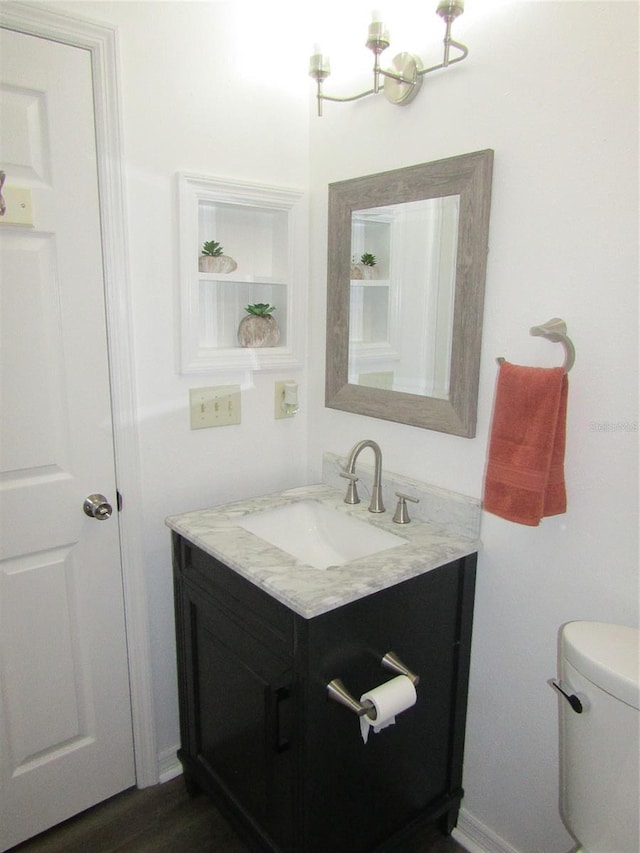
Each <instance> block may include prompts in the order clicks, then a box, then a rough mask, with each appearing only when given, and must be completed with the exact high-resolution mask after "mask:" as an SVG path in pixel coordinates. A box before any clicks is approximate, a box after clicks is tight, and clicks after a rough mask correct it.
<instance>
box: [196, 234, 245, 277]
mask: <svg viewBox="0 0 640 853" xmlns="http://www.w3.org/2000/svg"><path fill="white" fill-rule="evenodd" d="M198 269H199V270H200V272H215V273H228V272H233V271H234V270H236V269H238V264H237V263H236V262H235V261H234V260H233V258H231V257H230V256H229V255H225V254H224V249H223V248H222V246H221V245H220V243H218V242H217V241H216V240H206V241H205V242H204V243H203V244H202V249H201V255H200V258H199V260H198Z"/></svg>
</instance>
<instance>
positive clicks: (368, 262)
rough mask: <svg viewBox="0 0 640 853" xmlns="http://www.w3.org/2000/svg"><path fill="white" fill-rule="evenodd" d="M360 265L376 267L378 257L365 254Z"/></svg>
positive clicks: (368, 253)
mask: <svg viewBox="0 0 640 853" xmlns="http://www.w3.org/2000/svg"><path fill="white" fill-rule="evenodd" d="M360 263H361V264H362V265H363V266H365V267H375V265H376V256H375V255H372V254H371V252H365V253H364V254H363V255H362V257H361V258H360Z"/></svg>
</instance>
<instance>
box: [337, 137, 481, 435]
mask: <svg viewBox="0 0 640 853" xmlns="http://www.w3.org/2000/svg"><path fill="white" fill-rule="evenodd" d="M492 169H493V151H491V150H486V151H476V152H473V153H471V154H464V155H462V156H460V157H451V158H448V159H446V160H439V161H436V162H433V163H423V164H419V165H416V166H408V167H406V168H403V169H396V170H394V171H391V172H383V173H380V174H377V175H367V176H364V177H360V178H353V179H350V180H346V181H340V182H338V183H334V184H330V185H329V241H328V255H329V256H328V289H327V353H326V368H327V374H326V394H325V404H326V405H327V406H328V407H329V408H333V409H341V410H343V411H347V412H354V413H356V414H361V415H368V416H369V417H374V418H383V419H385V420H390V421H396V422H398V423H405V424H410V425H412V426H418V427H423V428H425V429H433V430H438V431H440V432H447V433H451V434H452V435H460V436H464V437H466V438H472V437H473V436H474V435H475V426H476V409H477V398H478V374H479V367H480V345H481V340H482V311H483V304H484V286H485V275H486V262H487V249H488V232H489V212H490V205H491V177H492Z"/></svg>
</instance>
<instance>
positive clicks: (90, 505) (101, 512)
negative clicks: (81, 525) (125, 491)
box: [82, 495, 113, 521]
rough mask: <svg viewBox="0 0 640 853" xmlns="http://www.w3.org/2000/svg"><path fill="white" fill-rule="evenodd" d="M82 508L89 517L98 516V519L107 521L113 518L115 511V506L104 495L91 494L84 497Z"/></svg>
mask: <svg viewBox="0 0 640 853" xmlns="http://www.w3.org/2000/svg"><path fill="white" fill-rule="evenodd" d="M82 509H83V510H84V512H85V515H88V516H89V518H97V519H98V521H106V519H107V518H111V513H112V512H113V507H112V506H111V504H110V503H109V501H108V500H107V499H106V498H105V496H104V495H89V497H87V498H85V499H84V503H83V505H82Z"/></svg>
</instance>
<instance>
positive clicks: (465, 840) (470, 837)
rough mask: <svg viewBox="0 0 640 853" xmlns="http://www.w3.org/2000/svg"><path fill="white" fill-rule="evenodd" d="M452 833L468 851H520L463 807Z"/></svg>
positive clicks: (488, 852) (489, 852) (473, 852)
mask: <svg viewBox="0 0 640 853" xmlns="http://www.w3.org/2000/svg"><path fill="white" fill-rule="evenodd" d="M452 835H453V837H454V839H455V840H456V841H457V842H458V844H460V845H461V846H462V847H464V849H465V850H467V851H468V853H521V851H520V850H517V849H516V848H515V847H512V846H511V845H510V844H508V843H507V842H506V841H505V840H504V838H500V836H499V835H496V834H495V832H493V831H492V830H491V829H489V827H488V826H485V825H484V824H483V823H481V822H480V821H479V820H478V819H477V818H476V817H474V816H473V815H472V814H470V813H469V812H468V811H467V810H466V809H464V808H463V809H460V813H459V815H458V825H457V827H456V828H455V829H454V830H453V833H452Z"/></svg>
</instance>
